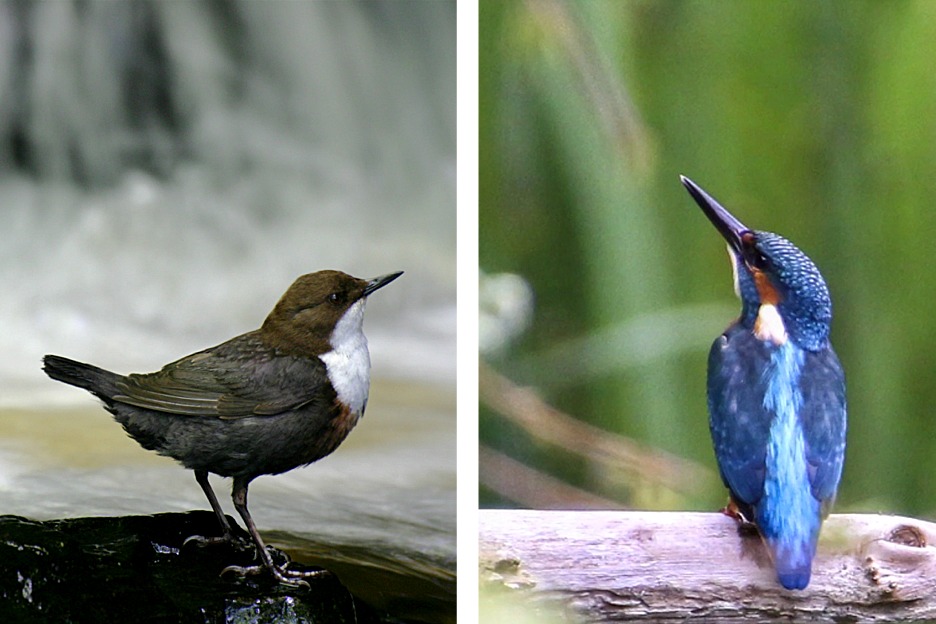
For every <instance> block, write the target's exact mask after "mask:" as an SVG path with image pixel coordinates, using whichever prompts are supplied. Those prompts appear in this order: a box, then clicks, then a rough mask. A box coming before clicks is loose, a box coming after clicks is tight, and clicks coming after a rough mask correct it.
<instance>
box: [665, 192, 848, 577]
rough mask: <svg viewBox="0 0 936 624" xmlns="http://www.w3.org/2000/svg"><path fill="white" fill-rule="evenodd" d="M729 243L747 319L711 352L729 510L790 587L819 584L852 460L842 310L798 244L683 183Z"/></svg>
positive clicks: (712, 401) (715, 429)
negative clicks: (828, 529) (829, 522)
mask: <svg viewBox="0 0 936 624" xmlns="http://www.w3.org/2000/svg"><path fill="white" fill-rule="evenodd" d="M680 180H682V183H683V185H684V186H685V187H686V189H687V190H688V191H689V194H690V195H692V198H693V199H694V200H695V202H696V203H697V204H698V205H699V207H700V208H702V212H704V213H705V216H706V217H708V219H709V221H711V222H712V224H713V225H714V226H715V228H716V229H717V230H718V231H719V233H721V235H722V236H723V237H724V238H725V240H726V241H727V243H728V252H729V256H730V259H731V264H732V269H733V273H734V283H735V292H736V293H737V295H738V297H739V298H740V299H741V316H740V317H739V318H738V319H737V320H736V321H735V322H734V323H732V324H731V325H730V326H729V327H728V329H726V330H725V332H724V333H722V335H720V336H719V337H718V338H717V339H716V340H715V343H714V344H713V345H712V348H711V350H710V351H709V358H708V409H709V428H710V430H711V433H712V441H713V443H714V447H715V457H716V459H717V461H718V468H719V472H720V473H721V477H722V480H723V481H724V483H725V486H726V487H727V488H728V490H729V493H730V500H729V506H728V507H727V508H726V511H727V512H728V513H729V515H732V516H734V517H736V518H737V519H738V520H739V521H740V522H742V523H748V522H752V523H753V524H754V525H755V526H756V527H757V530H758V532H759V533H760V535H761V538H762V539H763V541H764V543H765V544H766V545H767V550H768V552H769V553H770V557H771V559H772V561H773V564H774V567H775V569H776V572H777V579H778V580H779V582H780V584H781V585H782V586H783V587H785V588H787V589H804V588H805V587H806V586H807V585H808V584H809V578H810V575H811V572H812V560H813V558H814V557H815V554H816V544H817V542H818V540H819V530H820V527H821V525H822V521H823V519H825V517H826V516H827V515H828V513H829V510H830V509H831V506H832V504H833V502H834V500H835V493H836V490H837V489H838V484H839V480H840V479H841V476H842V464H843V462H844V460H845V428H846V402H845V374H844V372H843V370H842V365H841V363H840V362H839V359H838V356H836V355H835V351H834V350H833V349H832V345H831V344H830V342H829V328H830V323H831V321H832V300H831V298H830V297H829V289H828V287H827V286H826V283H825V280H824V279H823V278H822V275H821V274H820V273H819V269H817V268H816V265H815V264H814V263H813V262H812V260H810V259H809V258H808V257H807V256H806V254H804V253H803V252H802V251H800V250H799V249H798V248H797V247H796V246H795V245H793V243H791V242H790V241H788V240H787V239H785V238H783V237H782V236H778V235H777V234H773V233H771V232H762V231H760V230H752V229H750V228H748V227H746V226H744V225H743V224H742V223H741V222H740V221H738V219H736V218H735V217H734V216H733V215H732V214H731V213H729V212H728V211H727V210H726V209H725V208H724V207H722V205H721V204H719V203H718V202H717V201H716V200H715V199H714V198H713V197H712V196H711V195H709V194H708V193H706V192H705V191H704V190H702V188H700V187H699V186H698V185H697V184H695V183H694V182H693V181H692V180H690V179H689V178H686V177H684V176H680Z"/></svg>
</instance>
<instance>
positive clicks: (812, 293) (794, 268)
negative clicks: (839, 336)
mask: <svg viewBox="0 0 936 624" xmlns="http://www.w3.org/2000/svg"><path fill="white" fill-rule="evenodd" d="M753 234H754V237H753V238H754V244H753V246H752V247H753V248H752V249H750V250H749V251H748V250H745V253H744V255H745V257H746V258H745V260H746V262H739V263H737V264H738V265H740V266H739V269H740V270H739V271H738V280H739V284H738V286H739V288H738V290H739V292H740V295H741V298H742V300H744V303H745V308H749V307H753V308H754V309H755V315H756V308H757V306H759V305H760V303H761V301H760V295H759V293H758V291H757V288H756V287H754V278H753V275H752V274H751V269H750V268H749V267H748V266H747V262H750V263H752V264H754V266H755V267H756V269H757V270H760V271H762V272H763V273H764V274H765V275H766V276H767V278H768V280H769V281H770V284H771V285H772V286H773V287H774V289H776V291H777V293H778V295H779V297H780V302H779V304H778V305H777V310H778V311H779V312H780V318H782V319H783V324H784V326H785V327H786V330H787V333H788V334H789V336H790V338H791V339H792V340H793V342H794V343H796V344H797V345H799V346H800V347H801V348H803V349H807V350H809V351H815V350H817V349H821V348H823V347H824V346H825V345H826V344H827V343H828V340H829V328H830V324H831V322H832V299H831V298H830V297H829V289H828V287H827V286H826V283H825V280H824V279H822V274H821V273H819V269H817V268H816V265H815V264H814V263H813V261H812V260H810V259H809V256H807V255H806V254H804V253H803V252H802V251H800V249H799V248H798V247H797V246H796V245H794V244H793V243H791V242H790V241H788V240H787V239H785V238H783V237H782V236H779V235H777V234H774V233H772V232H760V231H757V232H754V233H753ZM752 256H756V257H752ZM745 282H747V283H745ZM752 298H754V299H752Z"/></svg>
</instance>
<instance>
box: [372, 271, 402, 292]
mask: <svg viewBox="0 0 936 624" xmlns="http://www.w3.org/2000/svg"><path fill="white" fill-rule="evenodd" d="M401 275H403V271H397V272H396V273H388V274H387V275H381V276H380V277H375V278H374V279H372V280H371V281H369V282H368V283H367V286H365V287H364V296H365V297H366V296H367V295H369V294H371V293H372V292H374V291H375V290H377V289H378V288H383V287H384V286H386V285H387V284H389V283H390V282H392V281H393V280H395V279H396V278H398V277H400V276H401Z"/></svg>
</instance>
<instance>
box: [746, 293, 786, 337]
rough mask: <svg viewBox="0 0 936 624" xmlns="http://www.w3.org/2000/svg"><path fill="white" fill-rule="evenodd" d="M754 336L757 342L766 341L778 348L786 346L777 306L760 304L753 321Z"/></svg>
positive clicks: (783, 326) (784, 332)
mask: <svg viewBox="0 0 936 624" xmlns="http://www.w3.org/2000/svg"><path fill="white" fill-rule="evenodd" d="M754 335H755V336H756V337H757V339H758V340H763V341H764V342H767V341H768V340H769V341H770V342H772V343H774V344H775V345H777V346H778V347H779V346H781V345H784V344H786V341H787V331H786V325H784V324H783V319H782V318H780V312H779V311H778V310H777V306H775V305H772V304H770V303H764V304H761V307H760V308H759V309H758V310H757V318H756V319H754Z"/></svg>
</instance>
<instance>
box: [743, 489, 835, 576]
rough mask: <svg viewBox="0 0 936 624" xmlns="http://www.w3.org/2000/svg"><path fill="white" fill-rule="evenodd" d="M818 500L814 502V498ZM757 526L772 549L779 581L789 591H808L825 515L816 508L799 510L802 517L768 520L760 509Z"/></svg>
mask: <svg viewBox="0 0 936 624" xmlns="http://www.w3.org/2000/svg"><path fill="white" fill-rule="evenodd" d="M813 500H815V499H813ZM758 511H759V513H758V514H757V515H758V518H757V525H758V528H759V529H760V532H761V535H763V537H764V542H766V544H767V548H768V549H769V550H770V554H771V557H772V559H773V562H774V567H775V569H776V570H777V580H779V581H780V584H781V585H783V586H784V587H785V588H787V589H805V588H806V586H807V585H808V584H809V577H810V575H811V574H812V561H813V558H814V557H815V556H816V544H817V543H818V541H819V527H820V525H821V523H822V516H821V515H820V513H819V508H818V501H816V509H809V510H806V509H800V511H801V512H805V513H801V514H797V515H794V514H791V513H790V512H789V511H787V513H785V514H776V515H773V516H772V517H768V516H767V514H765V513H763V509H759V510H758Z"/></svg>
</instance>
